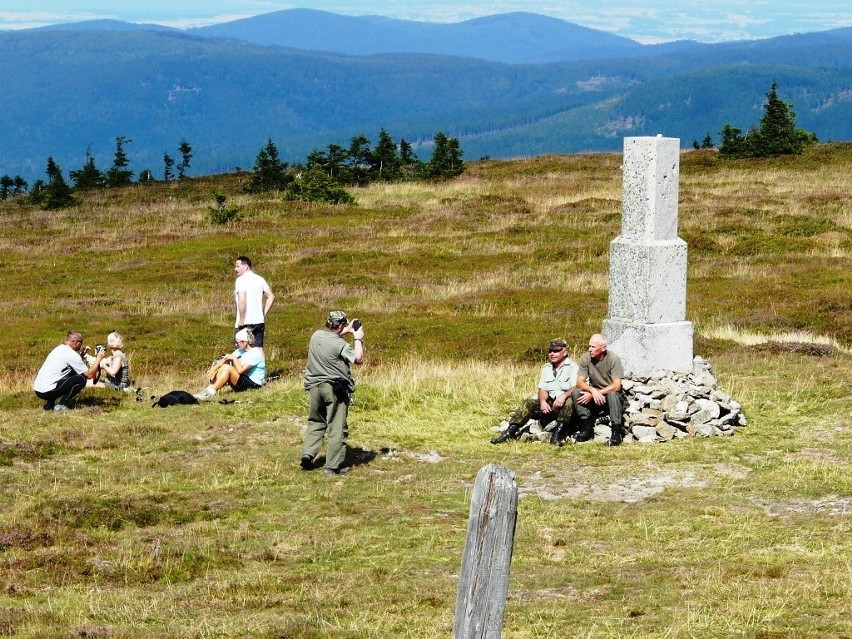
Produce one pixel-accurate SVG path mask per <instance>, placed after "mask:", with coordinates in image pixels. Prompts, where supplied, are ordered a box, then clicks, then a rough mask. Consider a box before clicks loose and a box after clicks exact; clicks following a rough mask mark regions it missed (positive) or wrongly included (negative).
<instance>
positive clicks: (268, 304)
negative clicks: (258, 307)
mask: <svg viewBox="0 0 852 639" xmlns="http://www.w3.org/2000/svg"><path fill="white" fill-rule="evenodd" d="M263 293H264V294H265V295H266V305H265V306H264V307H263V316H264V317H266V315H267V314H268V313H269V309H270V308H272V303H273V302H274V301H275V294H274V293H273V292H272V289H271V288H267V289H266V290H265V291H263Z"/></svg>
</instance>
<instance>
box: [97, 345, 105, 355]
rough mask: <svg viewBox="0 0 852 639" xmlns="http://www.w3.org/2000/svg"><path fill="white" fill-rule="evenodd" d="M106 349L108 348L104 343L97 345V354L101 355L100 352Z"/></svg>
mask: <svg viewBox="0 0 852 639" xmlns="http://www.w3.org/2000/svg"><path fill="white" fill-rule="evenodd" d="M105 350H106V349H105V348H104V345H103V344H98V345H97V346H95V355H100V354H101V353H103V352H104V351H105Z"/></svg>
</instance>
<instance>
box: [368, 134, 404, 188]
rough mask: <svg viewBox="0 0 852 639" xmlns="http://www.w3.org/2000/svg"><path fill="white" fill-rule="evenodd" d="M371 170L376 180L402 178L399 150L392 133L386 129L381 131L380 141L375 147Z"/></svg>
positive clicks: (387, 180) (391, 180) (389, 180)
mask: <svg viewBox="0 0 852 639" xmlns="http://www.w3.org/2000/svg"><path fill="white" fill-rule="evenodd" d="M370 170H371V173H372V174H373V178H374V179H376V180H384V181H386V182H393V181H394V180H398V179H399V178H400V175H401V173H400V161H399V152H398V151H397V148H396V144H394V142H393V139H392V138H391V136H390V134H389V133H388V132H387V131H385V130H384V129H381V130H380V131H379V141H378V142H377V143H376V148H375V149H373V154H372V157H371V167H370Z"/></svg>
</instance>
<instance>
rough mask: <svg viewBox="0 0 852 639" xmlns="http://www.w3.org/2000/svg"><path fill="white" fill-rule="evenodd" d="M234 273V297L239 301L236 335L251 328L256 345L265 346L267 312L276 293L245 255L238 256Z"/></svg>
mask: <svg viewBox="0 0 852 639" xmlns="http://www.w3.org/2000/svg"><path fill="white" fill-rule="evenodd" d="M234 273H235V274H236V276H237V279H236V281H235V282H234V299H235V300H236V303H237V321H236V323H235V324H234V335H236V334H237V332H238V331H240V330H242V329H244V328H247V329H250V330H251V332H252V335H254V345H255V347H256V348H263V331H264V327H265V325H266V314H267V313H268V312H269V309H270V308H272V303H273V302H274V301H275V295H273V294H272V289H271V288H269V284H267V283H266V280H265V279H263V278H262V277H261V276H260V275H258V274H257V273H255V272H254V271H252V270H251V260H250V259H249V258H247V257H246V256H245V255H240V257H238V258H237V261H236V263H235V264H234ZM264 298H265V299H264Z"/></svg>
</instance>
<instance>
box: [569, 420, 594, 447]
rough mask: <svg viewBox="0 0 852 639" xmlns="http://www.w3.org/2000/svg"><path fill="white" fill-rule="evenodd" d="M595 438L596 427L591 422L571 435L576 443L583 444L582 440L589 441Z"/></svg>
mask: <svg viewBox="0 0 852 639" xmlns="http://www.w3.org/2000/svg"><path fill="white" fill-rule="evenodd" d="M594 438H595V429H594V427H593V426H592V425H591V424H583V425H582V426H581V427H580V430H578V431H577V432H576V433H574V434H573V435H571V440H572V441H573V442H574V443H575V444H581V443H582V442H587V441H589V440H590V439H594Z"/></svg>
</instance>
